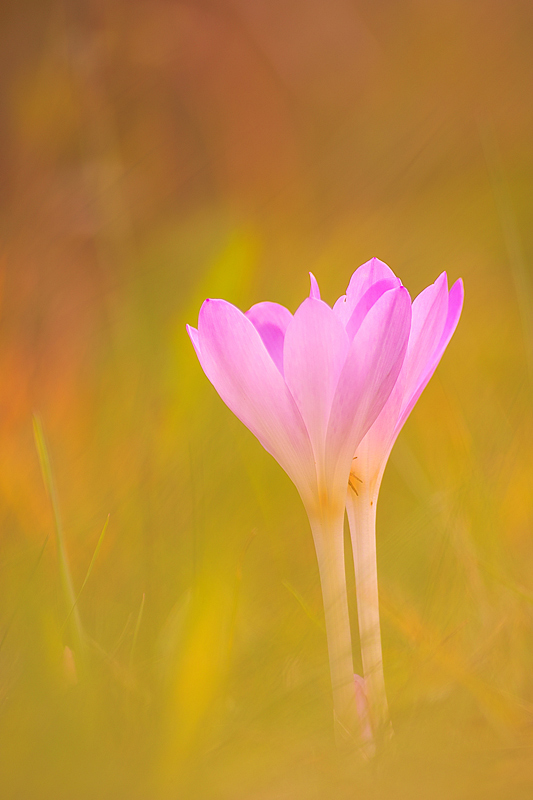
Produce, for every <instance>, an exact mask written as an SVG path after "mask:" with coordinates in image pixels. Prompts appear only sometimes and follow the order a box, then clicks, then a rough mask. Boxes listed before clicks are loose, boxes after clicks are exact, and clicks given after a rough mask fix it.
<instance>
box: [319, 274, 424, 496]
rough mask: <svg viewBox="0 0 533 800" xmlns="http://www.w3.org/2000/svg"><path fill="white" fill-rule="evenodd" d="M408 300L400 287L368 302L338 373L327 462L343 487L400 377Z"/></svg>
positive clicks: (409, 321)
mask: <svg viewBox="0 0 533 800" xmlns="http://www.w3.org/2000/svg"><path fill="white" fill-rule="evenodd" d="M410 325H411V300H410V297H409V293H408V292H407V290H406V289H404V288H403V287H400V288H397V289H390V290H389V291H388V292H385V293H384V294H383V295H382V296H381V297H380V298H379V300H378V301H377V302H376V303H375V304H374V305H373V306H372V308H371V309H370V311H369V312H368V314H367V315H366V317H365V319H364V320H363V322H362V324H361V327H360V328H359V330H358V332H357V334H356V336H355V337H354V339H353V341H352V343H351V345H350V350H349V353H348V356H347V358H346V362H345V364H344V367H343V370H342V372H341V375H340V378H339V382H338V386H337V391H336V393H335V398H334V400H333V404H332V409H331V415H330V420H329V426H328V432H327V443H326V465H327V470H328V473H329V474H331V475H334V476H335V477H334V480H335V482H336V483H337V482H338V484H339V485H341V486H344V488H345V486H346V483H347V481H348V475H349V472H350V466H351V462H352V458H353V455H354V453H355V451H356V449H357V446H358V445H359V443H360V441H361V439H362V438H363V436H364V435H365V433H366V432H367V431H368V429H369V428H370V426H371V425H372V423H373V422H374V421H375V419H376V417H377V416H378V414H379V413H380V411H381V410H382V408H383V406H384V405H385V403H386V401H387V398H388V397H389V395H390V393H391V391H392V389H393V387H394V384H395V382H396V379H397V378H398V375H399V372H400V369H401V366H402V363H403V359H404V356H405V352H406V349H407V342H408V338H409V330H410Z"/></svg>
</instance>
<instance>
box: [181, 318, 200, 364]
mask: <svg viewBox="0 0 533 800" xmlns="http://www.w3.org/2000/svg"><path fill="white" fill-rule="evenodd" d="M185 327H186V328H187V333H188V334H189V337H190V339H191V342H192V346H193V347H194V351H195V353H196V355H197V356H198V360H200V339H199V338H198V331H197V330H196V328H193V326H192V325H186V326H185Z"/></svg>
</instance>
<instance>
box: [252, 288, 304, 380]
mask: <svg viewBox="0 0 533 800" xmlns="http://www.w3.org/2000/svg"><path fill="white" fill-rule="evenodd" d="M245 316H247V317H248V319H249V320H250V321H251V322H253V324H254V327H255V328H256V330H257V331H258V332H259V335H260V337H261V339H262V340H263V343H264V345H265V347H266V349H267V350H268V352H269V353H270V357H271V358H272V360H273V362H274V364H275V365H276V367H277V368H278V369H279V371H280V372H281V374H282V375H283V340H284V339H285V331H286V330H287V325H288V324H289V322H290V321H291V319H292V314H291V312H290V311H289V310H288V309H287V308H285V306H281V305H280V304H279V303H269V302H264V303H256V305H255V306H252V307H251V308H250V309H249V310H248V311H247V312H246V315H245Z"/></svg>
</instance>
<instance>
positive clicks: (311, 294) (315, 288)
mask: <svg viewBox="0 0 533 800" xmlns="http://www.w3.org/2000/svg"><path fill="white" fill-rule="evenodd" d="M309 278H310V280H311V291H310V292H309V297H314V298H315V299H316V300H320V289H319V288H318V282H317V279H316V278H315V276H314V275H313V273H312V272H310V273H309Z"/></svg>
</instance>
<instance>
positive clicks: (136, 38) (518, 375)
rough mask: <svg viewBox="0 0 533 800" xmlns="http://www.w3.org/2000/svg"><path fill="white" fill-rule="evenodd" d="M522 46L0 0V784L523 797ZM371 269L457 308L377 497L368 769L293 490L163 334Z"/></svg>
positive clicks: (245, 1) (254, 4) (56, 791)
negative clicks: (375, 680)
mask: <svg viewBox="0 0 533 800" xmlns="http://www.w3.org/2000/svg"><path fill="white" fill-rule="evenodd" d="M532 37H533V6H532V4H531V3H530V2H529V0H506V1H505V2H504V0H470V2H468V3H464V2H458V1H457V0H431V2H428V0H401V2H398V1H397V0H327V2H326V1H325V0H305V1H304V0H285V1H284V2H279V0H205V1H204V0H197V1H193V2H178V0H107V1H104V0H70V1H69V2H67V0H65V1H64V2H60V0H38V1H37V0H19V2H16V3H15V2H11V3H10V2H6V3H3V4H2V5H1V8H0V40H1V47H0V64H1V69H0V86H1V91H0V140H1V146H0V230H1V250H0V278H1V281H0V288H1V307H0V783H1V785H2V797H3V798H6V800H7V799H8V798H9V800H11V799H12V798H20V800H27V798H32V800H41V799H42V800H48V798H54V800H63V799H65V800H86V799H87V800H92V798H98V800H105V799H106V798H110V799H111V798H113V800H119V799H121V798H128V800H159V798H164V800H166V799H167V798H169V799H170V798H179V800H182V799H183V800H189V798H190V799H191V800H196V798H198V800H211V798H212V799H213V800H282V799H283V800H285V798H286V799H287V800H300V799H301V800H329V799H330V798H335V800H337V799H338V800H348V798H350V799H355V798H361V799H362V800H367V798H368V800H371V799H372V800H373V799H374V798H379V799H381V798H383V800H385V799H386V800H395V799H396V798H400V800H401V799H402V798H413V797H416V798H421V799H425V798H428V800H435V799H436V800H439V798H453V799H454V800H476V799H477V798H479V800H481V798H483V800H500V798H506V800H507V799H508V798H511V799H512V800H521V798H524V799H525V798H530V797H531V792H532V790H533V760H532V757H531V756H532V748H533V724H532V722H533V716H532V714H533V631H532V624H533V530H532V523H533V499H532V498H533V492H532V489H533V461H532V452H533V451H532V448H533V414H532V401H533V305H532V304H533V296H532V289H531V286H532V278H533V276H532V274H531V263H532V258H533V237H532V233H531V231H532V225H531V208H532V202H533V188H532V187H533V183H532V178H533V147H532V136H533V104H532V102H531V97H532V90H533V57H532V51H531V42H532ZM372 256H377V257H379V258H380V259H382V260H384V261H386V262H387V263H388V264H389V265H390V266H391V267H392V269H393V270H394V271H395V272H396V273H397V274H398V275H399V276H400V277H401V278H402V280H403V282H404V284H405V285H406V286H407V288H408V289H409V290H410V292H411V295H412V296H413V297H414V296H415V295H416V294H417V293H418V292H419V291H421V290H422V289H423V288H424V287H425V286H426V285H427V284H428V283H430V282H432V281H433V280H435V278H436V277H437V275H438V274H439V273H440V272H442V270H446V271H447V272H448V276H449V279H450V283H451V282H453V281H454V280H455V279H456V278H458V277H463V279H464V282H465V292H466V301H465V309H464V313H463V317H462V319H461V321H460V324H459V327H458V330H457V332H456V334H455V336H454V338H453V340H452V342H451V344H450V346H449V348H448V350H447V352H446V354H445V355H444V358H443V361H442V364H441V365H440V366H439V368H438V370H437V373H436V375H435V377H434V378H433V379H432V381H431V383H430V385H429V386H428V388H427V390H426V391H425V393H424V395H423V397H422V398H421V400H420V401H419V403H418V405H417V407H416V409H415V410H414V412H413V414H412V416H411V418H410V420H409V421H408V423H407V425H406V426H405V429H404V431H403V432H402V434H401V436H400V438H399V440H398V442H397V444H396V446H395V449H394V452H393V455H392V457H391V460H390V463H389V466H388V468H387V472H386V475H385V480H384V484H383V487H382V491H381V499H380V508H379V512H378V558H379V576H380V591H381V604H382V616H383V640H384V657H385V671H386V672H385V674H386V680H387V687H388V693H389V701H390V706H391V712H392V718H393V724H394V728H395V731H396V737H395V745H394V747H391V748H390V750H389V751H387V752H385V753H383V754H382V755H380V756H379V757H378V758H376V759H374V760H373V761H372V762H370V763H365V762H363V761H359V760H358V759H355V758H353V757H351V758H348V757H345V756H342V755H341V754H338V753H336V751H335V747H334V743H333V741H332V719H331V717H332V713H331V698H330V689H329V672H328V664H327V653H326V645H325V636H324V631H323V620H322V609H321V596H320V586H319V580H318V570H317V565H316V561H315V556H314V552H313V544H312V539H311V535H310V531H309V527H308V523H307V520H306V517H305V513H304V510H303V507H302V504H301V502H300V500H299V498H298V496H297V493H296V490H295V489H294V487H293V486H292V484H291V483H290V481H289V479H288V478H287V477H286V476H285V474H284V473H283V472H282V470H281V469H280V468H279V466H278V465H277V464H276V462H275V461H274V460H273V459H272V458H271V457H270V456H269V455H268V454H267V453H266V452H264V451H263V450H262V448H261V447H260V445H259V444H258V443H257V441H256V440H255V439H254V438H253V436H252V435H251V434H250V433H249V432H248V431H247V430H246V429H245V428H244V426H243V425H241V423H240V422H238V420H236V419H235V418H234V417H233V416H232V415H231V413H230V412H229V411H228V410H227V409H226V407H225V406H224V405H223V403H222V401H221V400H220V399H219V398H218V396H217V395H216V394H215V392H214V390H213V389H212V387H211V385H210V384H209V383H208V381H207V379H206V378H205V376H204V375H203V373H202V371H201V369H200V367H199V365H198V363H197V361H196V358H195V356H194V353H193V350H192V347H191V345H190V342H189V341H188V338H187V336H186V333H185V323H186V322H189V323H192V324H195V323H196V319H197V314H198V310H199V307H200V304H201V302H202V300H203V299H204V298H205V297H207V296H210V297H223V298H225V299H227V300H230V301H232V302H234V303H235V304H237V305H239V306H240V307H241V308H243V309H246V308H248V307H249V306H250V305H252V304H253V303H255V302H258V301H261V300H266V299H269V300H274V301H277V302H280V303H283V304H285V305H287V306H288V307H289V308H290V309H291V310H293V311H294V310H295V309H296V307H297V306H298V305H299V303H300V302H301V301H302V299H303V298H304V296H305V295H306V294H307V293H308V276H307V272H308V270H312V271H313V272H314V273H315V274H316V276H317V278H318V280H319V283H320V285H321V288H322V293H323V297H324V299H326V300H327V301H328V302H331V303H332V302H333V301H334V300H335V299H336V298H337V297H338V296H339V295H340V294H342V293H343V292H344V291H345V288H346V285H347V283H348V280H349V278H350V275H351V274H352V272H353V270H354V269H355V268H356V267H357V266H358V265H359V264H360V263H362V262H364V261H366V260H367V259H369V258H370V257H372ZM34 415H37V416H36V422H35V423H34V422H33V421H32V417H34ZM34 429H35V430H34ZM106 521H107V525H106ZM349 580H350V587H351V590H350V594H351V598H352V600H353V576H352V575H351V574H350V575H349ZM74 604H75V605H74ZM352 605H353V606H354V604H353V603H352ZM73 606H74V610H73ZM352 610H353V611H355V607H353V608H352ZM355 619H356V616H355V614H354V632H353V633H354V637H353V638H354V655H355V663H356V667H360V662H359V661H358V659H359V654H358V633H357V625H356V622H355Z"/></svg>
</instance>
